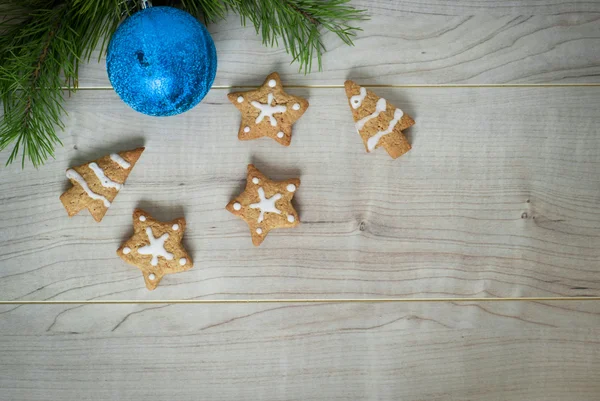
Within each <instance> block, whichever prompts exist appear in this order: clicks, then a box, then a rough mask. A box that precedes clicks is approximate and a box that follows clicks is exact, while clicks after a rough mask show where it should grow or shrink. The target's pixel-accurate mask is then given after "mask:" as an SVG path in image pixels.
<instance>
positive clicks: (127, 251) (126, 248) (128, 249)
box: [123, 246, 131, 255]
mask: <svg viewBox="0 0 600 401" xmlns="http://www.w3.org/2000/svg"><path fill="white" fill-rule="evenodd" d="M129 252H131V248H130V247H128V246H126V247H125V248H123V253H124V254H125V255H127V254H128V253H129Z"/></svg>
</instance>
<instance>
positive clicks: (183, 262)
mask: <svg viewBox="0 0 600 401" xmlns="http://www.w3.org/2000/svg"><path fill="white" fill-rule="evenodd" d="M186 263H187V259H186V258H181V259H179V264H180V265H181V266H183V265H185V264H186Z"/></svg>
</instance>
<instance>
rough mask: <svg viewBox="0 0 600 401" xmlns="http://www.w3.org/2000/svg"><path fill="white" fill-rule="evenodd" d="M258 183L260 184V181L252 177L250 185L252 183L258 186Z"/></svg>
mask: <svg viewBox="0 0 600 401" xmlns="http://www.w3.org/2000/svg"><path fill="white" fill-rule="evenodd" d="M259 182H260V180H259V179H258V178H256V177H254V178H253V179H252V183H254V184H258V183H259Z"/></svg>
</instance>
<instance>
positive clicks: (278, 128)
mask: <svg viewBox="0 0 600 401" xmlns="http://www.w3.org/2000/svg"><path fill="white" fill-rule="evenodd" d="M227 97H228V98H229V101H230V102H231V103H233V105H234V106H235V107H237V108H238V109H239V110H240V112H241V113H242V123H241V125H240V130H239V133H238V138H239V139H240V140H241V141H247V140H250V139H257V138H261V137H263V136H268V137H269V138H273V139H274V140H276V141H277V142H279V143H280V144H282V145H283V146H289V144H290V142H291V141H292V124H294V123H295V122H296V120H298V119H299V118H300V117H301V116H302V114H304V112H305V111H306V109H307V108H308V102H307V101H306V99H303V98H301V97H298V96H292V95H288V94H287V93H285V92H284V90H283V86H282V85H281V80H280V79H279V74H277V73H276V72H274V73H272V74H270V75H269V76H268V77H267V79H265V82H264V83H263V85H262V86H261V87H260V88H258V89H256V90H251V91H248V92H234V93H230V94H229V95H227Z"/></svg>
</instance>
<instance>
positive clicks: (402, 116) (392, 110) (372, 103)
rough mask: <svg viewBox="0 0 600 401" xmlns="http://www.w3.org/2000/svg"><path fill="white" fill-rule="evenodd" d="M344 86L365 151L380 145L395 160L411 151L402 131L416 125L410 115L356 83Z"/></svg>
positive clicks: (348, 82)
mask: <svg viewBox="0 0 600 401" xmlns="http://www.w3.org/2000/svg"><path fill="white" fill-rule="evenodd" d="M344 87H345V88H346V96H347V97H348V104H349V105H350V109H351V110H352V117H353V118H354V123H355V126H356V131H358V134H359V135H360V137H361V138H362V140H363V142H364V144H365V148H366V150H367V152H372V151H374V150H375V149H376V148H378V147H380V146H382V147H383V148H385V150H386V151H387V152H388V154H389V155H390V156H392V158H394V159H395V158H397V157H400V156H402V155H403V154H405V153H406V152H408V151H409V150H410V148H411V146H410V143H408V140H407V139H406V137H405V136H404V134H403V133H402V131H403V130H405V129H407V128H408V127H410V126H412V125H414V124H415V120H413V119H412V117H411V116H409V115H408V114H406V113H404V112H403V111H402V110H401V109H399V108H397V107H396V106H394V105H393V104H390V103H388V102H387V101H386V100H385V99H384V98H382V97H379V96H377V95H376V94H375V93H373V92H371V91H370V90H367V89H365V88H363V87H361V86H360V85H358V84H357V83H356V82H353V81H346V82H345V83H344Z"/></svg>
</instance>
